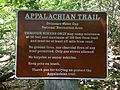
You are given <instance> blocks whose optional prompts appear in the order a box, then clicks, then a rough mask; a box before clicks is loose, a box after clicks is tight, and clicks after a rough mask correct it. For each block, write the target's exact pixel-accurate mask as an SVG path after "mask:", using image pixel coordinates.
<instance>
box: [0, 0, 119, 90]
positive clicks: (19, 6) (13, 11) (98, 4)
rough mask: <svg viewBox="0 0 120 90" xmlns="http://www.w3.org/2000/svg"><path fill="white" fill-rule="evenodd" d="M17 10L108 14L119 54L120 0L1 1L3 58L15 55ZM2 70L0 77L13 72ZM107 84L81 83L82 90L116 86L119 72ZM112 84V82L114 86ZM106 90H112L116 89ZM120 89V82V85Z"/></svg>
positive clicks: (112, 42)
mask: <svg viewBox="0 0 120 90" xmlns="http://www.w3.org/2000/svg"><path fill="white" fill-rule="evenodd" d="M18 10H64V11H105V12H107V14H108V18H109V21H108V32H109V37H110V38H111V41H110V44H111V45H112V46H114V47H118V48H117V49H115V51H114V52H115V54H120V0H0V55H3V54H11V55H15V54H16V52H15V40H16V21H17V12H18ZM10 65H11V68H7V69H3V70H1V73H0V74H4V73H5V72H7V71H9V70H10V69H12V67H13V65H14V62H12V64H10ZM109 72H110V73H109V79H108V80H107V81H95V80H94V81H84V82H82V81H80V83H81V82H82V83H81V84H80V88H81V90H92V89H93V90H101V87H106V86H108V85H111V86H112V85H113V83H115V82H116V81H117V79H115V78H120V74H119V72H115V71H109ZM112 82H113V83H112ZM111 86H109V88H107V89H108V90H110V89H111V90H113V89H114V88H111ZM118 86H120V81H119V84H118V85H115V87H118Z"/></svg>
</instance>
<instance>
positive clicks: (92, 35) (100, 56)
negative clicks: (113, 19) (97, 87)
mask: <svg viewBox="0 0 120 90" xmlns="http://www.w3.org/2000/svg"><path fill="white" fill-rule="evenodd" d="M17 28H18V33H17V62H16V77H17V78H30V79H31V78H41V79H79V78H87V79H88V78H92V79H96V78H98V79H104V78H106V77H107V40H106V38H107V15H106V13H105V12H63V11H19V12H18V27H17Z"/></svg>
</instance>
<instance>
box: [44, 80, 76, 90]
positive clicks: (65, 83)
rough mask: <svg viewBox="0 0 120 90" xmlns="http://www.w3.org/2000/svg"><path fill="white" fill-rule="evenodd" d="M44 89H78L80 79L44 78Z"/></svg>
mask: <svg viewBox="0 0 120 90" xmlns="http://www.w3.org/2000/svg"><path fill="white" fill-rule="evenodd" d="M44 90H78V81H77V80H44Z"/></svg>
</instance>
